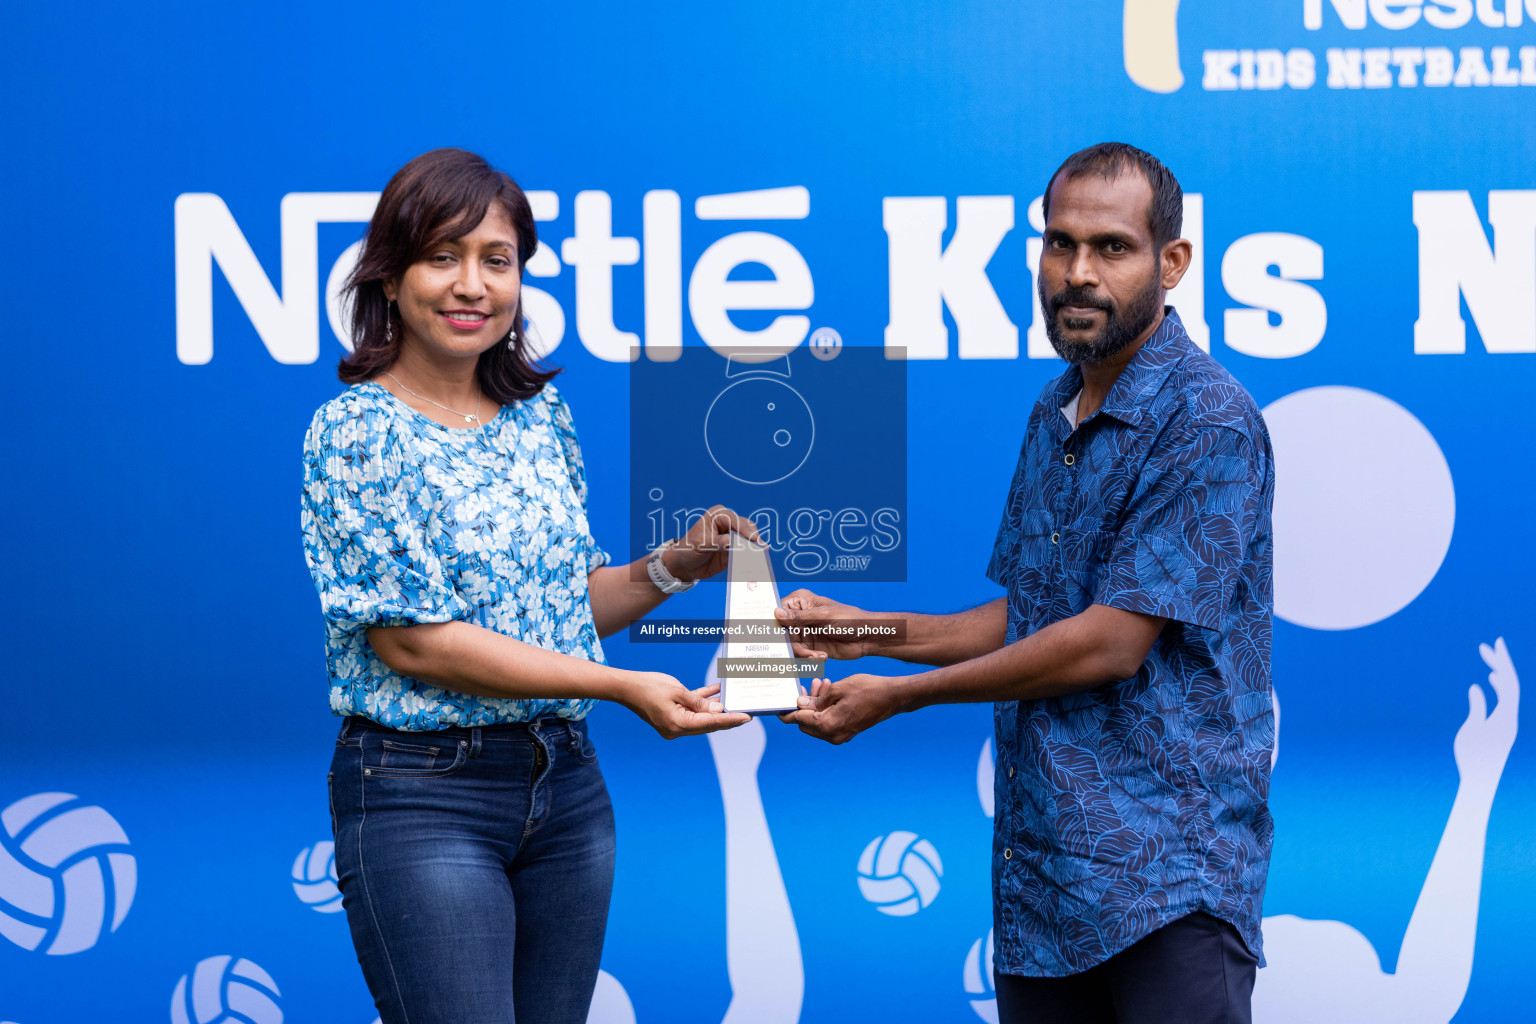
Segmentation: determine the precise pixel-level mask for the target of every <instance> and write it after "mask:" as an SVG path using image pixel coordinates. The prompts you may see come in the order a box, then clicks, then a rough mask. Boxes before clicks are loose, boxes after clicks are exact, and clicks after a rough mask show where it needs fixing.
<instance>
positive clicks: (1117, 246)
mask: <svg viewBox="0 0 1536 1024" xmlns="http://www.w3.org/2000/svg"><path fill="white" fill-rule="evenodd" d="M1104 248H1105V249H1107V250H1108V251H1109V252H1125V251H1126V249H1125V243H1124V242H1110V243H1109V244H1108V245H1106V246H1105V247H1104Z"/></svg>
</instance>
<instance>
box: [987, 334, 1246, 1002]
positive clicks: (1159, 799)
mask: <svg viewBox="0 0 1536 1024" xmlns="http://www.w3.org/2000/svg"><path fill="white" fill-rule="evenodd" d="M1081 388H1082V372H1081V371H1080V370H1079V369H1078V368H1077V367H1070V368H1068V370H1067V371H1066V372H1065V373H1064V374H1062V375H1061V376H1060V377H1058V378H1057V379H1056V380H1054V381H1052V382H1051V383H1050V384H1048V385H1046V387H1045V390H1044V391H1043V392H1041V394H1040V398H1039V400H1038V401H1036V403H1035V406H1034V409H1033V411H1032V412H1031V413H1030V417H1029V427H1028V430H1027V432H1026V435H1025V438H1024V445H1023V449H1022V451H1021V452H1020V453H1019V464H1018V468H1017V470H1015V472H1014V477H1013V483H1012V486H1011V488H1010V490H1009V493H1008V504H1007V507H1006V509H1005V510H1004V513H1003V519H1002V526H1001V527H1000V528H999V530H998V534H997V543H996V547H995V548H994V550H993V553H992V560H991V564H990V565H989V566H988V568H987V575H988V576H989V577H990V578H991V579H992V580H993V581H995V582H996V583H998V584H999V585H1001V586H1003V587H1005V588H1006V589H1007V602H1008V634H1007V642H1008V643H1013V642H1014V641H1016V640H1018V639H1020V638H1022V637H1026V636H1028V635H1030V634H1031V633H1034V632H1036V631H1038V630H1040V629H1043V628H1044V627H1046V626H1048V625H1050V624H1051V623H1053V622H1059V621H1060V620H1062V619H1065V618H1068V617H1070V616H1073V615H1076V614H1078V613H1080V612H1082V611H1084V610H1085V609H1087V608H1088V606H1089V605H1093V604H1102V605H1108V606H1110V607H1113V608H1121V609H1124V610H1126V611H1132V612H1140V613H1142V614H1146V615H1158V616H1164V617H1166V618H1167V619H1168V624H1167V626H1166V627H1165V628H1164V630H1163V631H1162V633H1161V634H1160V635H1159V636H1158V638H1157V640H1156V642H1155V643H1154V644H1153V645H1152V650H1151V653H1150V654H1148V656H1147V660H1146V663H1145V664H1143V665H1142V667H1141V669H1140V670H1139V671H1138V672H1137V673H1136V675H1135V676H1133V677H1132V678H1130V679H1126V680H1122V681H1120V682H1117V683H1112V684H1108V685H1105V686H1101V687H1098V688H1097V689H1094V690H1089V691H1086V692H1082V693H1076V694H1071V695H1069V696H1064V697H1050V698H1044V699H1041V700H1033V701H1004V702H999V703H998V704H997V706H996V710H995V719H996V725H997V755H998V760H997V783H996V785H997V792H996V809H997V810H996V815H995V821H994V830H995V834H994V839H993V888H994V896H995V903H996V918H997V920H996V926H997V953H996V957H997V970H999V971H1002V972H1004V973H1007V974H1017V975H1032V976H1049V977H1056V976H1062V975H1067V974H1074V973H1077V972H1079V971H1084V970H1087V969H1088V968H1089V967H1092V966H1094V965H1095V964H1098V963H1101V962H1103V961H1104V960H1106V959H1108V958H1109V957H1111V956H1113V955H1114V954H1116V953H1118V952H1120V951H1121V950H1123V949H1125V948H1126V947H1128V946H1130V945H1131V944H1132V943H1134V942H1136V941H1137V940H1138V939H1141V938H1143V937H1145V936H1146V935H1148V934H1150V933H1151V932H1153V931H1155V930H1156V929H1158V928H1160V927H1162V926H1163V925H1165V924H1169V923H1171V922H1172V921H1174V920H1177V919H1178V918H1180V917H1183V916H1184V915H1186V914H1189V913H1192V912H1194V911H1197V910H1203V911H1205V912H1206V913H1208V914H1212V915H1214V916H1216V917H1219V918H1222V919H1223V920H1226V921H1229V922H1231V923H1232V925H1233V926H1234V927H1236V929H1237V931H1238V932H1239V934H1241V936H1242V938H1243V941H1244V942H1246V943H1247V945H1248V948H1249V949H1250V950H1252V951H1253V953H1254V954H1255V955H1256V956H1258V957H1259V958H1260V962H1261V963H1262V960H1263V954H1262V947H1261V939H1260V935H1259V920H1260V913H1261V905H1262V903H1263V898H1264V881H1265V877H1266V875H1267V873H1268V869H1269V851H1270V842H1271V837H1272V834H1273V831H1274V828H1273V824H1272V822H1271V819H1270V815H1269V808H1268V797H1269V767H1270V748H1271V746H1272V745H1273V742H1274V711H1273V703H1272V699H1271V692H1270V675H1269V649H1270V625H1271V622H1270V619H1271V611H1272V608H1273V597H1272V590H1271V584H1270V573H1271V556H1270V547H1271V529H1270V507H1271V501H1272V497H1273V493H1274V460H1273V456H1272V454H1271V452H1270V445H1269V434H1268V432H1267V431H1266V429H1265V427H1264V421H1263V418H1262V417H1261V416H1260V415H1259V411H1258V409H1257V407H1256V406H1255V405H1254V402H1253V399H1252V398H1250V397H1249V396H1248V393H1247V392H1246V391H1244V390H1243V388H1242V386H1241V385H1239V384H1238V383H1237V382H1236V381H1235V380H1233V379H1232V377H1231V375H1230V374H1228V373H1227V372H1226V371H1225V370H1224V369H1222V367H1221V366H1220V365H1218V364H1217V363H1216V362H1215V360H1213V359H1212V358H1211V357H1210V356H1208V355H1206V354H1205V353H1203V352H1201V351H1200V350H1199V349H1198V348H1197V347H1196V346H1195V345H1194V343H1193V342H1191V341H1190V340H1189V336H1188V335H1187V334H1186V333H1185V332H1184V325H1183V324H1182V323H1180V322H1179V318H1178V315H1177V314H1176V313H1174V312H1173V311H1172V310H1171V309H1170V310H1168V314H1167V316H1166V318H1165V319H1164V321H1163V323H1162V325H1161V326H1160V327H1159V328H1158V329H1157V331H1156V332H1155V333H1154V334H1153V335H1152V337H1151V338H1149V339H1148V340H1147V342H1146V343H1145V344H1144V345H1143V346H1142V348H1141V349H1140V350H1139V351H1138V352H1137V353H1136V355H1135V356H1134V357H1133V358H1132V359H1131V361H1130V364H1129V365H1128V366H1127V367H1126V368H1125V370H1124V372H1123V373H1122V374H1121V375H1120V378H1119V379H1118V380H1117V381H1116V382H1115V384H1114V385H1113V387H1111V388H1110V391H1109V394H1108V395H1107V396H1106V398H1105V401H1104V404H1103V407H1102V408H1100V409H1099V410H1098V411H1097V412H1096V413H1094V415H1092V416H1091V417H1089V418H1088V419H1087V420H1085V421H1084V422H1083V423H1082V424H1080V425H1078V426H1077V427H1076V429H1073V427H1072V425H1071V423H1070V422H1069V421H1068V420H1067V418H1066V417H1064V416H1063V415H1062V412H1061V410H1062V409H1063V407H1065V406H1067V405H1068V404H1069V403H1071V402H1072V400H1073V397H1074V396H1075V395H1077V393H1078V392H1079V391H1080V390H1081Z"/></svg>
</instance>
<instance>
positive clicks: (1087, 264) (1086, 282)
mask: <svg viewBox="0 0 1536 1024" xmlns="http://www.w3.org/2000/svg"><path fill="white" fill-rule="evenodd" d="M1098 283H1099V273H1098V268H1097V267H1096V266H1095V265H1094V262H1093V256H1092V253H1091V252H1090V251H1088V249H1087V247H1086V246H1084V247H1083V248H1080V249H1078V250H1077V252H1076V253H1074V254H1073V256H1072V262H1071V264H1070V265H1068V267H1067V284H1069V285H1070V286H1072V287H1073V288H1086V287H1090V286H1093V285H1097V284H1098Z"/></svg>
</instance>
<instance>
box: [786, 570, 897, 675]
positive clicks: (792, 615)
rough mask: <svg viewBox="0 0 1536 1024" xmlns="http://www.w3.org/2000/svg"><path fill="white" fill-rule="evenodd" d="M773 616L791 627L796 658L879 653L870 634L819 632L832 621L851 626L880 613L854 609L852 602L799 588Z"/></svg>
mask: <svg viewBox="0 0 1536 1024" xmlns="http://www.w3.org/2000/svg"><path fill="white" fill-rule="evenodd" d="M774 615H775V616H777V617H778V620H779V624H780V625H782V626H786V627H788V628H789V630H790V640H791V642H792V643H793V644H794V648H795V657H797V658H823V659H824V658H836V659H838V660H839V661H850V660H852V659H854V658H862V657H864V656H865V655H866V654H873V653H876V647H877V646H878V644H879V641H878V640H875V639H871V638H869V637H865V638H863V639H839V638H836V637H832V636H829V635H827V634H826V633H824V632H823V633H818V632H817V627H818V626H820V627H825V626H826V625H827V624H828V623H831V622H840V623H844V624H848V625H852V624H854V623H861V622H873V621H875V619H876V618H877V616H872V615H871V614H870V613H869V612H867V611H865V610H864V609H862V608H855V607H854V606H853V605H851V604H839V603H838V602H836V601H834V600H832V599H831V598H830V597H822V596H821V595H820V594H813V593H811V592H810V591H809V590H803V589H802V590H797V591H795V592H794V593H793V594H790V595H789V596H788V597H786V598H785V599H784V600H783V601H781V602H780V603H779V607H778V608H777V609H776V610H775V611H774ZM818 682H821V680H818Z"/></svg>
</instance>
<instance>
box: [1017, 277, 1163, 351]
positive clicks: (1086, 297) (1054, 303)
mask: <svg viewBox="0 0 1536 1024" xmlns="http://www.w3.org/2000/svg"><path fill="white" fill-rule="evenodd" d="M1157 284H1158V282H1157V278H1155V277H1153V278H1151V279H1150V280H1148V281H1147V286H1146V288H1144V289H1142V291H1141V292H1140V293H1138V294H1137V295H1136V296H1135V297H1134V298H1133V299H1131V301H1130V302H1129V303H1127V304H1126V306H1125V308H1124V309H1121V308H1120V307H1119V306H1118V305H1116V303H1115V301H1114V300H1113V299H1110V298H1108V297H1106V296H1102V295H1098V294H1097V293H1095V292H1093V291H1091V290H1089V289H1086V288H1063V289H1062V290H1061V291H1059V292H1057V293H1056V294H1055V295H1049V296H1048V295H1046V294H1045V281H1044V279H1043V278H1042V279H1041V282H1040V308H1041V311H1042V312H1044V314H1045V336H1046V337H1047V338H1049V339H1050V342H1051V348H1054V349H1055V350H1056V354H1057V355H1059V356H1061V358H1063V359H1065V360H1066V361H1067V362H1069V363H1072V364H1074V365H1078V366H1081V365H1082V364H1084V363H1087V364H1089V365H1092V364H1094V363H1102V362H1103V361H1104V360H1106V359H1108V358H1109V357H1110V356H1112V355H1114V354H1115V353H1117V352H1119V351H1120V350H1122V349H1124V348H1125V346H1127V345H1129V344H1130V343H1131V342H1133V341H1135V340H1136V339H1137V338H1138V337H1140V336H1141V333H1142V332H1143V331H1145V330H1146V329H1147V328H1148V327H1151V326H1152V321H1154V320H1156V319H1157V315H1158V314H1159V313H1161V312H1162V310H1163V304H1162V299H1161V297H1159V295H1158V294H1157V292H1158V287H1157ZM1062 306H1083V307H1085V308H1087V307H1092V308H1096V309H1102V310H1104V326H1103V327H1101V328H1099V333H1098V334H1097V335H1095V336H1094V337H1092V338H1090V339H1088V340H1087V341H1068V340H1067V339H1066V338H1064V337H1062V332H1061V320H1060V312H1059V311H1060V309H1061V307H1062ZM1068 319H1071V318H1070V317H1069V318H1068Z"/></svg>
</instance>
